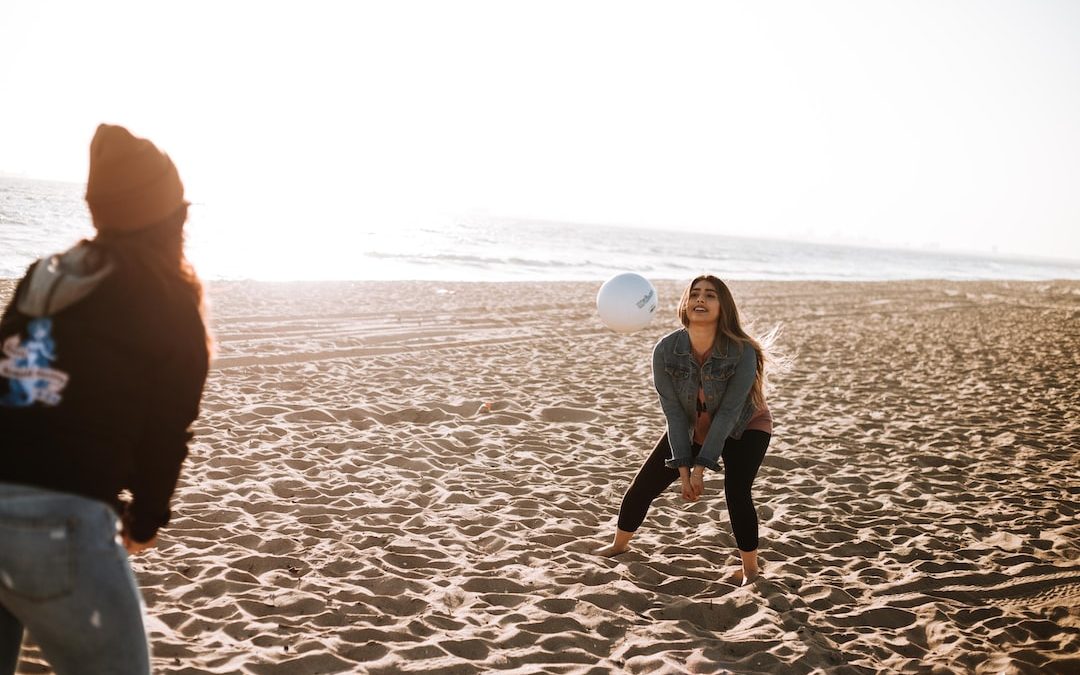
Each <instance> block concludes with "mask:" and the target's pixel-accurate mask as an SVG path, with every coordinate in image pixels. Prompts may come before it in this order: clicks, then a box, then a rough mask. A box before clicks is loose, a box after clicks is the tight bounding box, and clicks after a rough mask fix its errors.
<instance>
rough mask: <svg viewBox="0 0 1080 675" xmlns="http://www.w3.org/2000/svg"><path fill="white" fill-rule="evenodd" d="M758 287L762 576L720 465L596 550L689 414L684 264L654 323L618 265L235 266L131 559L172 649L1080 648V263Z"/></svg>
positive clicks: (1039, 660)
mask: <svg viewBox="0 0 1080 675" xmlns="http://www.w3.org/2000/svg"><path fill="white" fill-rule="evenodd" d="M731 286H732V289H733V291H734V292H735V295H736V299H737V300H738V302H739V304H740V308H741V309H742V310H743V313H744V319H746V318H750V319H753V320H754V321H755V322H756V324H757V325H758V326H759V327H761V328H766V327H768V326H771V325H772V324H774V323H776V322H783V324H784V331H785V332H784V336H783V338H782V341H781V344H782V346H783V347H784V348H785V349H786V350H788V351H789V352H790V353H792V354H793V355H794V356H795V363H794V368H793V369H792V370H791V371H790V372H789V373H787V374H786V375H784V376H783V377H780V378H777V379H776V381H775V391H774V393H773V394H772V396H771V397H770V405H771V408H772V410H773V415H774V417H775V420H776V428H775V435H774V438H773V441H772V445H771V446H770V449H769V453H768V455H767V457H766V459H765V463H764V465H763V467H762V469H761V472H760V473H759V475H758V478H757V481H756V483H755V490H754V492H755V497H756V501H757V505H758V513H759V518H760V520H761V540H762V544H761V556H762V558H763V560H764V570H763V572H764V576H763V577H762V578H761V579H760V580H759V581H758V582H757V583H756V584H754V585H752V586H748V587H735V586H732V585H730V584H727V583H725V582H724V581H723V580H724V578H725V576H727V574H728V573H730V572H731V571H732V570H734V569H735V566H736V564H737V557H736V555H735V543H734V540H733V538H732V536H731V534H730V531H729V527H728V521H727V515H726V512H725V509H724V503H723V490H722V476H721V475H720V474H711V475H709V476H707V483H706V497H705V498H704V499H703V500H701V501H700V502H698V503H696V504H685V503H683V502H682V501H681V500H680V499H679V498H678V495H677V493H675V492H674V490H673V491H671V492H670V493H668V494H667V495H665V496H664V497H662V498H661V499H659V500H657V502H656V503H655V504H654V507H653V510H652V511H651V512H650V514H649V517H648V519H647V520H646V522H645V525H644V526H643V528H642V530H641V531H640V533H639V535H638V536H637V538H636V539H635V541H634V548H633V549H632V550H631V551H630V552H628V553H626V554H624V555H622V556H619V557H617V558H614V559H610V560H609V559H602V558H597V557H595V556H593V555H591V554H590V553H589V551H590V550H591V549H592V548H594V547H596V546H598V545H600V544H601V543H604V542H606V541H607V540H608V539H609V537H610V534H611V532H612V530H613V528H614V523H615V517H616V513H617V510H618V505H619V500H620V499H621V497H622V494H623V491H624V490H625V488H626V486H627V484H628V483H629V481H630V479H631V478H632V477H633V475H634V473H635V472H636V470H637V468H638V465H639V464H640V462H641V461H642V460H643V459H644V457H645V456H646V454H647V453H648V451H649V450H650V449H651V447H652V444H653V442H654V441H655V440H656V438H657V437H658V436H659V434H660V433H661V431H662V429H663V417H662V414H661V413H660V410H659V406H658V405H657V403H656V396H655V392H654V390H653V388H652V383H651V377H650V354H651V350H652V346H653V344H654V342H655V341H656V340H657V339H658V338H659V337H660V336H662V335H663V334H665V333H667V332H668V331H670V330H672V329H674V328H675V327H676V322H675V319H674V303H675V300H676V295H677V293H678V290H679V289H680V287H681V284H680V283H678V282H659V283H658V284H657V289H658V291H659V293H660V297H661V307H660V310H658V317H657V319H656V320H654V322H653V323H652V325H651V326H650V327H649V328H647V329H645V330H643V331H640V332H638V333H635V334H631V335H618V334H615V333H612V332H610V331H608V330H607V329H605V328H604V327H603V326H602V325H601V324H600V322H599V320H598V319H597V317H596V313H595V305H594V298H595V295H596V291H597V289H598V287H599V283H588V282H543V283H531V282H529V283H526V282H523V283H450V282H352V283H279V284H275V283H263V282H259V283H256V282H218V283H213V284H210V286H209V296H210V299H211V303H212V308H211V312H212V326H213V330H214V333H215V336H216V342H217V355H216V359H215V362H214V367H213V370H212V372H211V375H210V380H209V382H208V384H207V391H206V395H205V398H204V404H203V414H202V416H201V417H200V419H199V421H198V422H197V425H196V428H195V431H196V433H197V435H196V439H195V441H194V443H193V446H192V452H191V456H190V458H189V460H188V463H187V464H186V467H185V471H184V474H183V477H182V480H181V484H180V487H179V488H178V491H177V494H176V497H175V500H174V506H173V509H174V520H173V523H172V524H171V526H170V527H169V528H167V529H166V530H165V531H163V533H162V536H161V540H160V545H159V547H158V548H157V549H155V550H152V551H150V552H149V553H147V554H145V555H143V556H141V557H139V558H138V559H137V560H136V561H135V563H134V567H135V570H136V574H137V577H138V579H139V582H140V585H141V587H142V591H143V594H144V597H145V599H146V603H147V606H148V612H149V617H150V618H149V631H150V634H151V641H152V645H153V654H154V671H155V672H158V673H222V674H224V673H254V674H268V673H290V674H291V673H298V674H300V673H303V674H308V673H311V674H313V673H387V674H389V673H487V672H501V673H519V674H526V673H623V672H625V673H642V674H644V673H721V672H736V673H823V672H824V673H892V672H931V671H932V672H938V673H971V672H979V673H981V672H986V673H1009V672H1020V673H1075V672H1080V383H1078V381H1077V377H1078V376H1080V282H1078V281H1062V282H951V281H919V282H881V283H832V282H734V283H732V284H731ZM11 288H12V283H11V282H6V283H4V285H3V286H2V287H0V297H2V299H3V301H4V302H5V303H6V301H7V298H8V297H9V295H10V291H11ZM43 663H44V661H43V660H42V658H41V654H40V652H39V651H38V650H37V648H36V647H35V646H34V645H33V644H32V643H31V644H28V645H27V646H26V647H25V648H24V651H23V660H22V662H21V665H20V668H19V672H20V673H43V672H49V669H48V667H47V666H44V665H43Z"/></svg>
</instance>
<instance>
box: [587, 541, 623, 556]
mask: <svg viewBox="0 0 1080 675" xmlns="http://www.w3.org/2000/svg"><path fill="white" fill-rule="evenodd" d="M629 550H630V547H629V546H616V545H615V544H608V545H607V546H603V547H601V548H598V549H596V550H595V551H593V554H594V555H599V556H603V557H605V558H613V557H615V556H617V555H619V554H620V553H626V552H627V551H629Z"/></svg>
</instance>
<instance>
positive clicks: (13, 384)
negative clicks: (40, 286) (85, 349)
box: [0, 317, 68, 408]
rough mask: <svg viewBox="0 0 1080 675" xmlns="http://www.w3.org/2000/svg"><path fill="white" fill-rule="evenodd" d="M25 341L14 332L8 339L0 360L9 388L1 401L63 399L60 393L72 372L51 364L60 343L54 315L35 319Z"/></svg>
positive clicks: (15, 403)
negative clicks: (53, 318) (54, 331)
mask: <svg viewBox="0 0 1080 675" xmlns="http://www.w3.org/2000/svg"><path fill="white" fill-rule="evenodd" d="M26 332H27V334H28V336H27V339H26V341H25V342H23V341H20V340H19V336H18V335H12V336H10V337H8V339H7V340H6V341H5V342H4V356H6V357H7V358H5V359H4V360H2V361H0V377H6V378H8V392H7V394H5V395H4V396H3V397H2V398H0V405H5V406H10V407H16V408H21V407H26V406H30V405H33V404H34V403H35V402H37V401H41V402H42V403H44V404H45V405H56V404H58V403H60V394H61V392H63V391H64V387H65V386H67V381H68V375H67V373H65V372H62V371H59V370H56V369H54V368H51V367H50V365H51V364H52V362H53V361H55V360H56V343H55V341H53V338H52V319H49V318H47V317H43V318H38V319H34V320H33V321H31V322H30V323H29V324H28V325H27V327H26Z"/></svg>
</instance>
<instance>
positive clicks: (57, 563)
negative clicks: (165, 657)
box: [0, 124, 210, 675]
mask: <svg viewBox="0 0 1080 675" xmlns="http://www.w3.org/2000/svg"><path fill="white" fill-rule="evenodd" d="M86 201H87V204H88V205H89V208H90V213H91V216H92V220H93V223H94V227H95V229H96V230H97V234H96V236H95V237H94V238H93V239H91V240H87V241H82V242H80V243H78V244H77V245H76V246H74V247H73V248H72V249H70V250H68V251H66V252H64V253H61V254H58V255H54V256H50V257H47V258H43V259H41V260H38V261H37V262H35V263H34V264H33V265H31V266H30V269H29V270H28V271H27V273H26V276H24V277H23V279H22V280H21V281H20V282H19V284H18V286H17V288H16V289H15V292H14V294H13V296H12V299H11V302H10V304H9V305H8V306H7V308H6V309H5V311H4V314H3V317H2V318H0V674H2V673H13V672H15V668H16V665H17V662H18V658H19V650H20V645H21V643H22V638H23V632H24V629H25V630H26V631H28V632H29V633H30V634H31V635H32V636H33V638H34V640H35V641H36V642H37V643H38V645H39V646H40V648H41V650H42V652H43V654H44V656H45V658H46V659H47V660H48V661H49V663H50V664H51V665H52V666H53V668H54V670H55V671H56V672H57V673H58V674H59V675H63V674H64V673H106V672H108V673H149V672H150V656H149V647H148V644H147V639H146V631H145V626H144V623H143V607H142V600H141V597H140V595H139V591H138V586H137V585H136V582H135V578H134V576H133V574H132V572H131V568H130V565H129V563H128V557H127V554H133V553H137V552H139V551H141V550H143V549H145V548H148V547H150V546H153V545H154V543H155V542H156V539H157V533H158V530H159V528H161V527H163V526H165V525H167V524H168V522H169V517H170V511H169V502H170V499H171V497H172V494H173V491H174V490H175V488H176V482H177V479H178V477H179V475H180V468H181V465H182V463H183V461H184V459H185V457H186V456H187V451H188V442H189V441H190V440H191V437H192V434H191V432H190V431H189V427H190V425H191V424H192V422H193V421H194V420H195V418H196V417H197V416H198V412H199V401H200V398H201V396H202V390H203V385H204V383H205V381H206V376H207V371H208V368H209V359H210V350H209V337H208V334H207V330H206V327H205V323H204V321H203V310H202V308H203V298H202V286H201V284H200V282H199V279H198V277H197V276H196V275H195V272H194V271H193V269H192V268H191V266H190V265H189V264H188V262H187V260H186V258H185V256H184V251H183V227H184V223H185V222H186V220H187V207H188V203H187V202H186V201H185V200H184V188H183V184H182V183H181V181H180V178H179V176H178V174H177V171H176V167H175V166H174V165H173V162H172V160H171V159H170V158H169V157H168V155H166V154H164V153H163V152H161V151H160V150H158V148H157V147H155V146H154V144H153V143H151V142H150V141H148V140H146V139H142V138H137V137H135V136H133V135H132V134H131V133H129V132H128V131H127V130H126V129H124V128H123V127H118V126H111V125H105V124H103V125H101V126H99V127H98V129H97V132H96V133H95V135H94V139H93V141H92V142H91V145H90V171H89V176H88V179H87V190H86Z"/></svg>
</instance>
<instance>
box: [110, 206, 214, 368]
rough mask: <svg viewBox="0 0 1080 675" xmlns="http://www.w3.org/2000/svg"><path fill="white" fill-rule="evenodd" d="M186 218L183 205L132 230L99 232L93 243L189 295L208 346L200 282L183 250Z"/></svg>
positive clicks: (120, 260)
mask: <svg viewBox="0 0 1080 675" xmlns="http://www.w3.org/2000/svg"><path fill="white" fill-rule="evenodd" d="M187 217H188V207H187V204H184V205H183V206H181V207H180V208H179V209H177V210H176V211H175V212H173V214H172V215H170V216H169V217H167V218H165V220H162V221H160V222H158V223H154V224H153V225H149V226H147V227H144V228H141V229H139V230H136V231H134V232H123V233H116V232H111V231H105V232H98V235H97V237H95V238H94V239H93V243H94V245H96V246H99V247H101V248H102V249H104V250H105V251H106V252H107V253H108V255H109V257H110V259H112V260H115V261H116V262H118V263H120V264H125V265H134V266H138V267H141V268H142V269H144V270H145V271H147V272H148V273H149V274H150V275H151V276H152V277H153V278H154V279H155V280H156V281H158V282H160V283H161V284H162V286H163V287H165V288H170V289H178V290H180V291H181V292H182V293H184V294H186V295H188V296H189V298H190V299H191V301H192V302H194V303H195V306H196V307H197V308H198V310H199V316H200V317H202V319H203V326H204V331H205V333H206V346H207V348H208V349H209V348H210V347H211V346H212V342H211V337H210V333H209V331H208V330H205V327H206V303H205V297H204V295H203V284H202V281H201V280H200V279H199V275H198V274H196V272H195V268H194V267H192V265H191V262H190V261H189V260H188V259H187V255H185V253H184V223H186V222H187Z"/></svg>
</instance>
